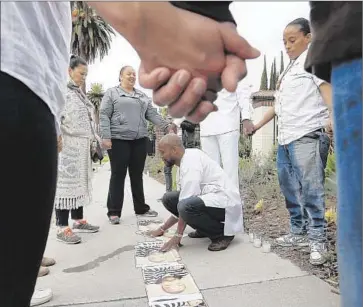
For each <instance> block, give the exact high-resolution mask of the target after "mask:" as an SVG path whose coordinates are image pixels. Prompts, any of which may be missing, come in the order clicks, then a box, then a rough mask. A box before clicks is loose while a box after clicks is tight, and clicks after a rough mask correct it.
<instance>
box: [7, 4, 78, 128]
mask: <svg viewBox="0 0 363 307" xmlns="http://www.w3.org/2000/svg"><path fill="white" fill-rule="evenodd" d="M71 34H72V19H71V11H70V4H69V2H55V1H54V2H53V1H41V2H7V1H5V2H1V71H3V72H5V73H7V74H9V75H10V76H12V77H14V78H16V79H18V80H20V81H21V82H22V83H24V84H25V85H26V86H27V87H29V89H30V90H31V91H32V92H34V93H35V94H36V95H37V96H39V97H40V98H41V99H42V100H43V101H44V102H45V103H46V104H47V105H48V107H49V109H50V110H51V112H52V113H53V115H54V117H55V119H56V122H57V125H56V127H57V128H58V133H59V132H60V130H59V120H60V113H61V111H62V110H63V108H64V105H65V99H66V92H67V78H68V65H69V57H70V42H71Z"/></svg>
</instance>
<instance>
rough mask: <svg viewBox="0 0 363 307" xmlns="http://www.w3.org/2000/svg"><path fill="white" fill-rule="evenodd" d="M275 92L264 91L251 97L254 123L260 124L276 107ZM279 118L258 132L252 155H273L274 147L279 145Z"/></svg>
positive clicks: (255, 136)
mask: <svg viewBox="0 0 363 307" xmlns="http://www.w3.org/2000/svg"><path fill="white" fill-rule="evenodd" d="M274 93H275V91H273V90H262V91H258V92H256V93H253V94H252V95H251V103H252V108H253V115H252V121H253V122H254V123H257V122H259V121H260V120H261V119H262V118H263V116H264V115H265V113H266V111H267V110H268V109H269V108H271V107H272V106H274V102H275V97H274ZM277 133H278V127H277V117H275V118H274V119H273V120H272V121H270V122H269V123H268V124H266V125H265V126H264V127H262V128H261V129H260V130H258V131H257V132H256V133H255V134H254V135H253V137H252V154H253V155H256V156H261V157H266V156H267V155H269V154H270V153H271V150H272V149H273V147H274V145H276V144H277Z"/></svg>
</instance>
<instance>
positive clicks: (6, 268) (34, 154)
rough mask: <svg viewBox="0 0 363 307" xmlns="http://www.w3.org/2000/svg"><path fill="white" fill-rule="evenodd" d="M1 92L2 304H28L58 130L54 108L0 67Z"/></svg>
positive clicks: (47, 212)
mask: <svg viewBox="0 0 363 307" xmlns="http://www.w3.org/2000/svg"><path fill="white" fill-rule="evenodd" d="M0 92H1V102H0V140H1V154H2V157H3V159H4V160H3V163H2V164H1V178H2V180H1V185H0V195H1V210H2V212H1V215H0V231H1V233H2V234H6V235H4V236H3V238H2V240H1V251H0V306H1V307H27V306H29V304H30V299H31V297H32V294H33V291H34V286H35V282H36V280H37V275H38V270H39V266H40V263H41V260H42V257H43V253H44V249H45V245H46V243H47V237H48V232H49V226H50V220H51V215H52V210H53V204H54V196H55V188H56V179H57V135H56V130H55V122H54V116H53V115H52V113H51V111H50V110H49V108H48V107H47V105H46V104H45V103H44V102H43V101H42V100H41V99H40V98H39V97H38V96H36V95H35V94H34V93H33V92H32V91H31V90H30V89H29V88H28V87H27V86H25V85H24V84H23V83H21V82H20V81H18V80H17V79H15V78H13V77H11V76H9V75H7V74H5V73H3V72H0ZM5 159H6V160H5ZM14 222H15V223H16V225H17V226H16V227H14Z"/></svg>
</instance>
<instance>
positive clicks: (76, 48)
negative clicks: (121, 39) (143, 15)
mask: <svg viewBox="0 0 363 307" xmlns="http://www.w3.org/2000/svg"><path fill="white" fill-rule="evenodd" d="M71 10H72V41H71V51H72V53H73V54H76V55H79V56H80V57H82V58H83V59H85V60H86V62H87V63H89V64H92V63H94V61H95V59H96V58H98V57H99V58H100V60H102V59H103V58H104V57H105V56H106V55H107V54H108V52H109V50H110V48H111V41H112V35H115V32H114V30H113V29H112V27H111V26H110V25H109V24H108V23H106V22H105V21H104V20H103V19H102V18H101V17H100V16H98V15H97V14H96V11H95V10H94V9H92V8H91V7H89V6H88V5H87V4H86V3H85V2H83V1H72V2H71ZM85 88H86V85H84V87H83V90H84V92H85Z"/></svg>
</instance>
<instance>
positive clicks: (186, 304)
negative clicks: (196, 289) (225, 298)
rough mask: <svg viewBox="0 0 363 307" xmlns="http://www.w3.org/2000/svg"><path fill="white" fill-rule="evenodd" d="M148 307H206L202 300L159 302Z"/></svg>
mask: <svg viewBox="0 0 363 307" xmlns="http://www.w3.org/2000/svg"><path fill="white" fill-rule="evenodd" d="M149 306H150V307H208V306H207V304H206V303H205V301H204V300H202V299H200V300H192V301H180V300H178V299H175V300H160V301H157V302H154V303H151V304H150V305H149Z"/></svg>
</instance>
